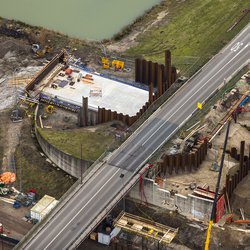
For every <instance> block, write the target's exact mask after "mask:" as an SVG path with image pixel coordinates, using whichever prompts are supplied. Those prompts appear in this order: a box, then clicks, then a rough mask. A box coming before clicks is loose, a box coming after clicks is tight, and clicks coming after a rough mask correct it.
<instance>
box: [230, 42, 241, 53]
mask: <svg viewBox="0 0 250 250" xmlns="http://www.w3.org/2000/svg"><path fill="white" fill-rule="evenodd" d="M242 45H243V43H242V42H237V43H236V44H234V45H233V47H232V48H231V51H234V52H236V51H237V50H239V49H240V47H241V46H242Z"/></svg>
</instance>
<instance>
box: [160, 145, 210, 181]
mask: <svg viewBox="0 0 250 250" xmlns="http://www.w3.org/2000/svg"><path fill="white" fill-rule="evenodd" d="M206 155H207V141H206V140H204V141H200V142H199V143H198V144H197V145H195V146H194V147H193V148H192V150H191V152H189V153H182V154H173V155H166V154H163V155H162V156H161V159H160V160H159V161H158V162H157V173H158V174H159V175H160V176H167V175H172V174H179V173H184V172H186V171H188V172H192V171H195V170H197V169H198V168H199V166H200V164H201V163H202V162H203V160H205V158H206Z"/></svg>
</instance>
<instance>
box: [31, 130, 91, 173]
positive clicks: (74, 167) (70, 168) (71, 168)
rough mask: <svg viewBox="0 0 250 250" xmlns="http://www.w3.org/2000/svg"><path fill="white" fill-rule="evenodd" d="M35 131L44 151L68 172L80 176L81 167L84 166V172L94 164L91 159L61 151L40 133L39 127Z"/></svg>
mask: <svg viewBox="0 0 250 250" xmlns="http://www.w3.org/2000/svg"><path fill="white" fill-rule="evenodd" d="M35 133H36V138H37V141H38V143H39V145H40V147H41V148H42V150H43V152H44V153H45V154H46V155H47V157H48V158H49V159H50V160H51V161H52V162H53V163H54V164H56V165H57V166H58V167H59V168H61V169H62V170H64V171H65V172H66V173H68V174H70V175H72V176H74V177H76V178H79V177H80V176H81V168H83V169H82V173H84V172H85V171H86V170H87V169H88V168H89V166H90V165H91V164H92V162H90V161H85V160H81V159H79V158H76V157H74V156H72V155H70V154H67V153H65V152H62V151H60V150H59V149H57V148H56V147H54V146H53V145H51V144H50V143H48V141H46V140H45V139H44V138H43V137H42V135H41V134H40V133H39V130H38V129H36V131H35Z"/></svg>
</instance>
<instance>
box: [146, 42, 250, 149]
mask: <svg viewBox="0 0 250 250" xmlns="http://www.w3.org/2000/svg"><path fill="white" fill-rule="evenodd" d="M247 46H248V44H247V45H246V46H245V47H244V48H243V49H241V50H240V51H239V52H238V53H237V54H236V55H235V56H234V57H233V58H232V59H231V60H229V61H228V62H227V63H226V64H224V66H223V67H222V68H220V69H219V70H218V71H217V72H216V74H214V75H213V76H212V77H211V78H210V79H208V80H207V81H206V82H205V83H204V84H202V85H201V86H200V88H198V89H197V90H196V91H195V92H194V93H193V94H192V95H191V96H190V97H189V98H188V99H187V100H186V101H185V102H184V103H183V104H182V105H181V106H180V107H179V108H178V109H176V110H175V112H174V113H173V114H172V115H171V116H170V117H169V118H168V120H167V121H169V120H170V119H171V118H172V117H173V116H174V115H175V114H176V113H177V112H178V111H179V110H180V109H181V108H182V107H183V106H184V105H186V104H187V102H188V101H189V100H190V99H191V98H193V96H194V95H196V94H197V93H198V92H199V91H200V90H201V89H202V88H203V87H204V86H205V85H206V84H207V83H208V82H209V81H211V79H213V78H214V77H215V76H216V75H218V73H220V72H221V71H222V70H223V69H224V68H225V67H226V66H227V65H228V64H229V63H231V61H233V60H234V59H235V58H236V57H237V56H238V55H239V54H240V53H241V52H242V51H244V49H245V48H246V47H247ZM165 123H166V122H164V123H163V124H162V125H161V126H160V127H158V128H157V129H156V130H155V131H154V132H153V133H152V134H151V135H150V136H149V137H148V138H147V140H146V141H144V143H143V144H142V146H144V145H145V144H146V143H147V142H148V141H149V140H150V138H151V137H152V136H154V135H155V133H156V132H157V131H158V130H159V129H161V128H162V127H163V126H164V125H165ZM143 138H144V137H143Z"/></svg>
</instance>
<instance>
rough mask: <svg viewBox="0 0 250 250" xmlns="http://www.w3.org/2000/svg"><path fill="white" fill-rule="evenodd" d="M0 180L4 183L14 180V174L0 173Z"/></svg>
mask: <svg viewBox="0 0 250 250" xmlns="http://www.w3.org/2000/svg"><path fill="white" fill-rule="evenodd" d="M0 181H2V182H4V183H5V184H9V183H12V182H15V181H16V174H15V173H11V172H5V173H3V174H1V175H0Z"/></svg>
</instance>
